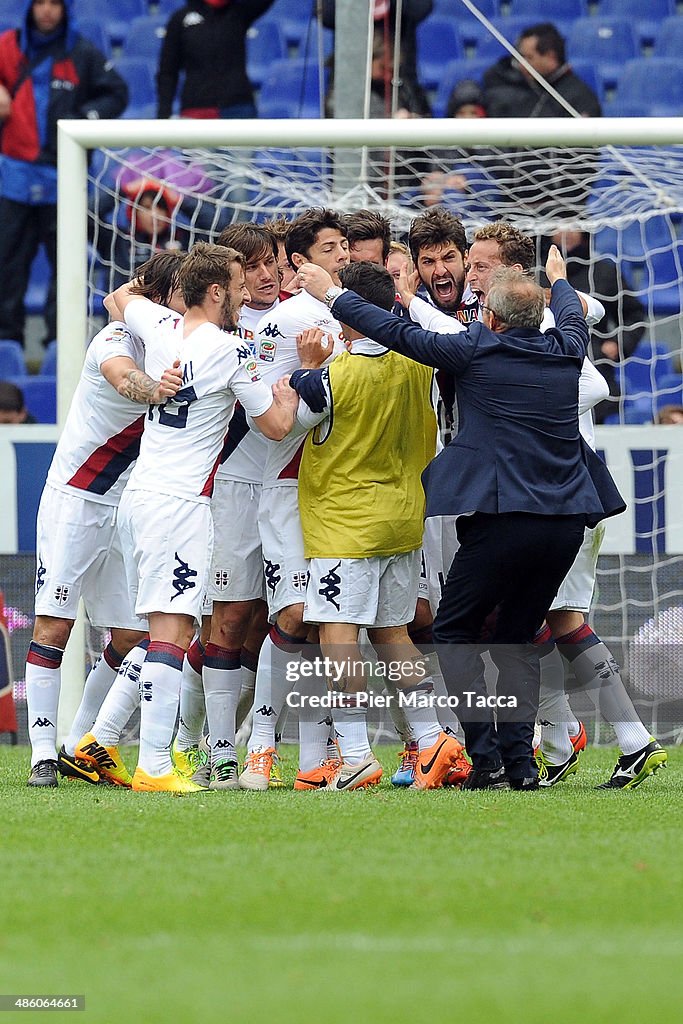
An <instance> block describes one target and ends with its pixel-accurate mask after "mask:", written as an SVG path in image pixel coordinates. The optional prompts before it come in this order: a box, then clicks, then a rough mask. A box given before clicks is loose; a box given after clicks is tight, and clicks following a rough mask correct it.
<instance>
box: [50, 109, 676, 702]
mask: <svg viewBox="0 0 683 1024" xmlns="http://www.w3.org/2000/svg"><path fill="white" fill-rule="evenodd" d="M57 141H58V161H57V178H58V208H57V338H58V345H57V424H58V431H61V429H62V428H63V426H64V422H65V419H66V415H67V413H68V410H69V406H70V404H71V399H72V397H73V394H74V391H75V389H76V386H77V384H78V380H79V377H80V373H81V368H82V364H83V353H84V349H85V345H86V342H87V336H88V316H87V283H88V273H87V263H88V242H87V217H88V163H87V151H88V149H96V148H99V147H103V146H104V147H112V148H116V147H119V148H127V147H136V146H171V147H178V148H196V147H208V148H211V147H226V146H227V147H230V148H233V147H234V148H239V147H245V148H251V149H256V148H269V147H285V148H294V147H312V148H319V147H320V146H321V145H323V146H329V147H337V148H347V149H349V148H358V147H374V148H376V147H378V146H380V147H387V148H392V147H402V146H405V147H439V146H441V147H448V146H458V147H469V146H500V147H504V148H505V147H508V148H515V147H519V146H531V147H540V146H552V147H556V148H560V149H561V148H565V147H567V148H569V147H573V146H578V147H581V146H594V147H596V148H598V147H605V146H609V145H615V146H616V145H637V146H647V145H652V146H658V145H662V146H666V145H683V119H681V118H664V117H658V118H655V117H653V118H646V117H639V118H614V117H612V118H609V117H606V118H537V119H521V118H520V119H516V118H504V119H503V118H482V119H471V120H470V119H458V120H454V119H450V118H443V119H434V120H431V119H406V120H402V119H396V120H384V119H382V120H380V119H378V120H344V119H332V120H317V119H316V120H307V119H301V120H265V119H264V120H259V119H255V120H236V121H226V120H208V121H203V120H178V119H170V120H144V121H136V120H130V121H127V120H102V121H96V120H93V121H91V120H68V121H67V120H61V121H59V122H58V125H57ZM84 650H85V630H84V624H83V621H82V616H79V622H78V623H77V625H76V627H75V628H74V631H73V633H72V637H71V640H70V642H69V644H68V647H67V651H66V653H65V658H64V662H63V673H62V675H63V678H64V680H65V684H66V685H65V686H64V687H63V700H62V702H61V704H63V705H66V706H65V707H64V716H65V718H68V716H69V714H73V711H75V705H77V703H78V700H79V699H80V693H79V692H78V689H77V688H78V687H79V686H80V687H82V683H83V679H84V655H83V652H84ZM61 717H62V709H61V705H60V718H61Z"/></svg>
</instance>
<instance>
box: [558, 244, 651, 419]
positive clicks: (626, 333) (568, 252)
mask: <svg viewBox="0 0 683 1024" xmlns="http://www.w3.org/2000/svg"><path fill="white" fill-rule="evenodd" d="M550 241H551V242H553V243H554V244H555V245H557V247H558V248H559V249H560V250H561V251H562V252H563V253H564V254H565V257H566V260H567V280H568V281H569V283H570V284H571V285H572V287H573V288H576V289H577V291H581V292H585V293H586V294H588V295H594V296H595V297H596V299H599V300H600V302H601V303H602V304H603V306H604V307H605V316H604V318H603V320H602V321H601V322H600V324H599V325H597V327H596V328H594V329H593V333H592V338H591V357H592V359H593V362H594V363H595V365H596V368H597V369H598V370H599V371H600V373H601V374H602V375H603V377H604V378H605V380H606V381H607V385H608V387H609V392H610V397H609V398H608V399H606V400H605V401H604V402H600V403H599V404H598V405H596V406H595V408H594V410H593V414H594V416H595V422H596V423H603V422H604V420H605V417H606V416H609V415H610V413H613V412H615V411H616V405H615V402H616V400H617V399H618V398H619V395H620V389H619V374H618V372H617V367H618V364H619V363H620V362H621V360H622V359H627V358H628V357H629V356H631V355H633V353H634V351H635V349H636V346H637V344H638V342H639V341H640V339H641V338H642V337H643V334H644V333H645V323H646V312H645V308H644V306H643V304H642V303H641V302H640V300H639V299H637V298H636V296H635V295H634V294H633V293H632V292H631V290H630V289H629V286H628V284H626V283H625V282H624V279H623V277H622V274H621V269H620V267H619V264H618V263H617V262H616V261H615V260H614V259H611V258H609V257H607V256H598V257H596V258H594V257H593V256H592V255H591V247H590V236H589V235H588V234H587V233H586V232H585V231H557V232H555V234H554V235H553V236H552V238H551V239H550ZM548 245H549V243H546V249H547V247H548Z"/></svg>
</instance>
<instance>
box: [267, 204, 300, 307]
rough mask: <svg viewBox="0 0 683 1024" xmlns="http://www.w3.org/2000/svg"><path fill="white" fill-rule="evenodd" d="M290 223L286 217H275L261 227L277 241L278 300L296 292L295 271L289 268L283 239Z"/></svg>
mask: <svg viewBox="0 0 683 1024" xmlns="http://www.w3.org/2000/svg"><path fill="white" fill-rule="evenodd" d="M290 223H291V222H290V221H288V220H287V218H286V217H275V218H274V219H273V220H267V221H265V223H264V225H263V227H264V228H266V230H267V231H270V233H271V235H274V236H275V238H276V240H277V268H278V271H279V272H280V300H281V301H283V300H284V299H288V298H289V297H290V295H295V294H296V292H297V288H296V284H295V283H294V282H295V278H296V271H295V270H294V268H293V267H291V266H290V263H289V260H288V259H287V252H286V250H285V238H286V237H287V232H288V231H289V225H290Z"/></svg>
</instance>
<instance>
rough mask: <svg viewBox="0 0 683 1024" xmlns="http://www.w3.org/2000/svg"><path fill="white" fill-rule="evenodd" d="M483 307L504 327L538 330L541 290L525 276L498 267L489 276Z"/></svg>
mask: <svg viewBox="0 0 683 1024" xmlns="http://www.w3.org/2000/svg"><path fill="white" fill-rule="evenodd" d="M486 307H487V308H488V309H489V311H491V312H492V313H493V314H495V317H496V319H497V321H498V323H499V324H502V325H505V326H506V327H530V328H535V329H536V330H538V328H539V327H540V326H541V320H542V319H543V313H544V312H545V295H544V293H543V289H542V288H541V287H540V286H539V285H537V284H536V282H535V281H533V280H532V279H531V278H530V277H527V276H526V274H520V272H519V271H518V270H512V269H511V268H510V267H498V268H496V270H494V272H493V274H492V275H491V282H490V285H489V290H488V293H487V295H486Z"/></svg>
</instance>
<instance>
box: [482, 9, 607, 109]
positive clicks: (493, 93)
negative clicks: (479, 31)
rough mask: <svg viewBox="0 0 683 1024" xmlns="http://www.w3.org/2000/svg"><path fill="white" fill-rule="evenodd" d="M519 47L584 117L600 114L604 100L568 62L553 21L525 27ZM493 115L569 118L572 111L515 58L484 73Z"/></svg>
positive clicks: (486, 101)
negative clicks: (563, 105) (576, 73)
mask: <svg viewBox="0 0 683 1024" xmlns="http://www.w3.org/2000/svg"><path fill="white" fill-rule="evenodd" d="M515 47H516V49H517V50H518V51H519V53H520V54H521V55H522V57H524V59H525V60H527V61H528V62H529V64H531V66H532V67H533V68H534V69H535V70H536V71H538V73H539V74H540V75H542V76H543V78H545V79H546V81H547V82H548V84H549V85H552V87H553V89H555V91H556V92H558V93H559V94H560V96H562V97H563V98H564V99H565V100H567V102H568V103H570V104H571V105H572V107H574V108H575V109H576V110H577V111H578V112H579V114H581V116H582V117H600V116H601V114H602V110H601V109H600V101H599V100H598V98H597V96H596V95H595V93H594V92H593V90H592V89H591V88H590V87H589V86H587V85H586V83H585V82H583V81H582V80H581V79H580V78H579V77H578V75H575V74H574V72H573V71H572V68H571V64H568V63H567V59H566V54H565V45H564V38H563V37H562V36H561V35H560V33H559V32H558V30H557V29H556V28H555V26H554V25H552V24H551V23H550V22H543V23H542V24H540V25H531V26H530V27H529V28H526V29H524V31H523V32H522V34H521V35H520V37H519V39H518V40H517V42H516V44H515ZM484 97H485V107H486V110H487V111H488V115H489V117H569V116H570V115H569V113H568V112H567V111H566V110H565V109H564V107H562V106H561V105H560V104H559V103H558V102H557V100H555V99H553V97H552V96H551V95H550V93H549V92H547V91H546V90H545V89H544V88H543V86H542V85H541V84H540V83H539V82H537V81H536V79H535V78H532V76H531V75H530V74H529V72H528V71H527V70H526V68H523V67H522V66H521V65H520V64H519V63H518V61H516V60H514V59H513V58H512V57H510V56H507V57H501V58H500V60H499V61H497V62H496V63H495V64H494V65H493V66H492V67H490V68H489V69H488V71H486V72H485V73H484Z"/></svg>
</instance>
